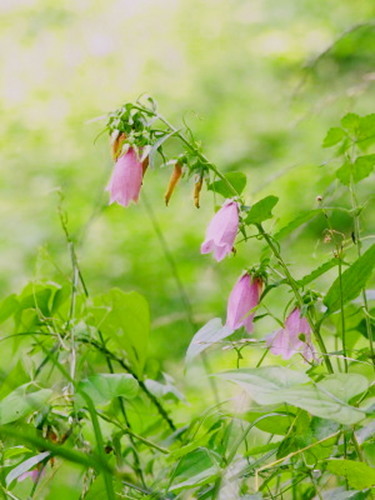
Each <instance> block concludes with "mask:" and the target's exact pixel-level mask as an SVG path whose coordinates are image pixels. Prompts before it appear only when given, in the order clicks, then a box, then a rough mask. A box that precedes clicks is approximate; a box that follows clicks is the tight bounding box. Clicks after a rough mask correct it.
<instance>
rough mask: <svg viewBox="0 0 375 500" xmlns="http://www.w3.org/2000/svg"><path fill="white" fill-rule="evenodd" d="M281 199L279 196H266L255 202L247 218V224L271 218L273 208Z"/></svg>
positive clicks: (258, 222)
mask: <svg viewBox="0 0 375 500" xmlns="http://www.w3.org/2000/svg"><path fill="white" fill-rule="evenodd" d="M278 201H279V198H277V196H272V195H271V196H266V197H265V198H263V199H262V200H260V201H258V202H257V203H255V204H254V205H253V206H252V207H251V208H250V211H249V213H248V214H247V217H246V219H245V222H246V224H260V223H261V222H263V221H264V220H267V219H271V218H272V217H273V215H272V209H273V208H274V206H275V205H276V203H277V202H278Z"/></svg>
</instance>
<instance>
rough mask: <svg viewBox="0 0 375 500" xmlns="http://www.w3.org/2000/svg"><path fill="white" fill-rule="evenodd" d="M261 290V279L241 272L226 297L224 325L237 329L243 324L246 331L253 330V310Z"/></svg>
mask: <svg viewBox="0 0 375 500" xmlns="http://www.w3.org/2000/svg"><path fill="white" fill-rule="evenodd" d="M261 291H262V281H261V280H260V279H259V278H253V277H252V276H250V274H249V273H245V274H243V275H242V276H241V277H240V278H239V280H238V281H237V283H236V284H235V285H234V287H233V290H232V291H231V293H230V295H229V299H228V306H227V322H226V326H228V327H230V328H232V329H233V330H237V329H238V328H240V327H241V326H244V327H245V328H246V330H247V332H248V333H251V332H252V331H253V319H254V314H255V313H254V312H251V311H252V310H253V309H254V308H255V307H256V306H257V305H258V304H259V298H260V294H261Z"/></svg>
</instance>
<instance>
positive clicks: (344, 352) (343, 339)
mask: <svg viewBox="0 0 375 500" xmlns="http://www.w3.org/2000/svg"><path fill="white" fill-rule="evenodd" d="M338 268H339V286H340V316H341V340H342V352H343V355H344V367H345V372H346V373H348V359H347V356H348V353H347V350H346V335H345V312H344V298H343V297H344V296H343V292H344V291H343V286H342V260H341V252H340V255H339V265H338Z"/></svg>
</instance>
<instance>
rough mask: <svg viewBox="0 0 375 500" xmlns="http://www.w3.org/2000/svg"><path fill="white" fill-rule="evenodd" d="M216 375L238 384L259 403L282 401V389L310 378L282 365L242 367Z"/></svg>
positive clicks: (277, 402)
mask: <svg viewBox="0 0 375 500" xmlns="http://www.w3.org/2000/svg"><path fill="white" fill-rule="evenodd" d="M218 376H219V377H221V378H224V379H226V380H230V381H232V382H236V383H237V384H239V385H240V386H241V387H243V388H244V389H245V390H246V391H247V392H249V394H250V395H251V397H252V398H253V399H254V400H255V401H256V402H257V403H258V404H261V405H270V404H280V403H284V402H285V401H284V397H283V395H282V391H283V390H285V389H289V388H291V387H294V386H296V385H298V384H301V383H305V382H309V380H310V379H309V377H308V376H307V375H306V374H304V373H302V372H296V371H294V370H289V369H288V368H284V367H282V366H264V367H263V366H262V367H260V368H247V369H245V368H244V369H241V370H235V371H229V372H224V373H219V374H218Z"/></svg>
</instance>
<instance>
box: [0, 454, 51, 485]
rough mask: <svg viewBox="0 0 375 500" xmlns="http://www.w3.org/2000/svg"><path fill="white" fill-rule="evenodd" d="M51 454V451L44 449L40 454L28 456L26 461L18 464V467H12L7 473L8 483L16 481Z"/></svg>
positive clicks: (6, 479) (6, 480)
mask: <svg viewBox="0 0 375 500" xmlns="http://www.w3.org/2000/svg"><path fill="white" fill-rule="evenodd" d="M50 455H51V453H50V452H49V451H44V452H43V453H39V454H38V455H35V456H34V457H31V458H28V459H27V460H25V461H24V462H22V463H20V464H19V465H17V467H15V468H14V469H12V470H11V471H10V472H9V474H8V475H7V477H6V478H5V482H6V485H7V486H9V485H10V484H11V483H12V481H14V480H15V479H17V478H18V477H20V476H21V475H22V474H24V473H25V472H27V471H29V470H30V469H32V468H33V467H35V465H37V464H39V463H40V462H42V461H43V460H45V459H46V458H47V457H49V456H50Z"/></svg>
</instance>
